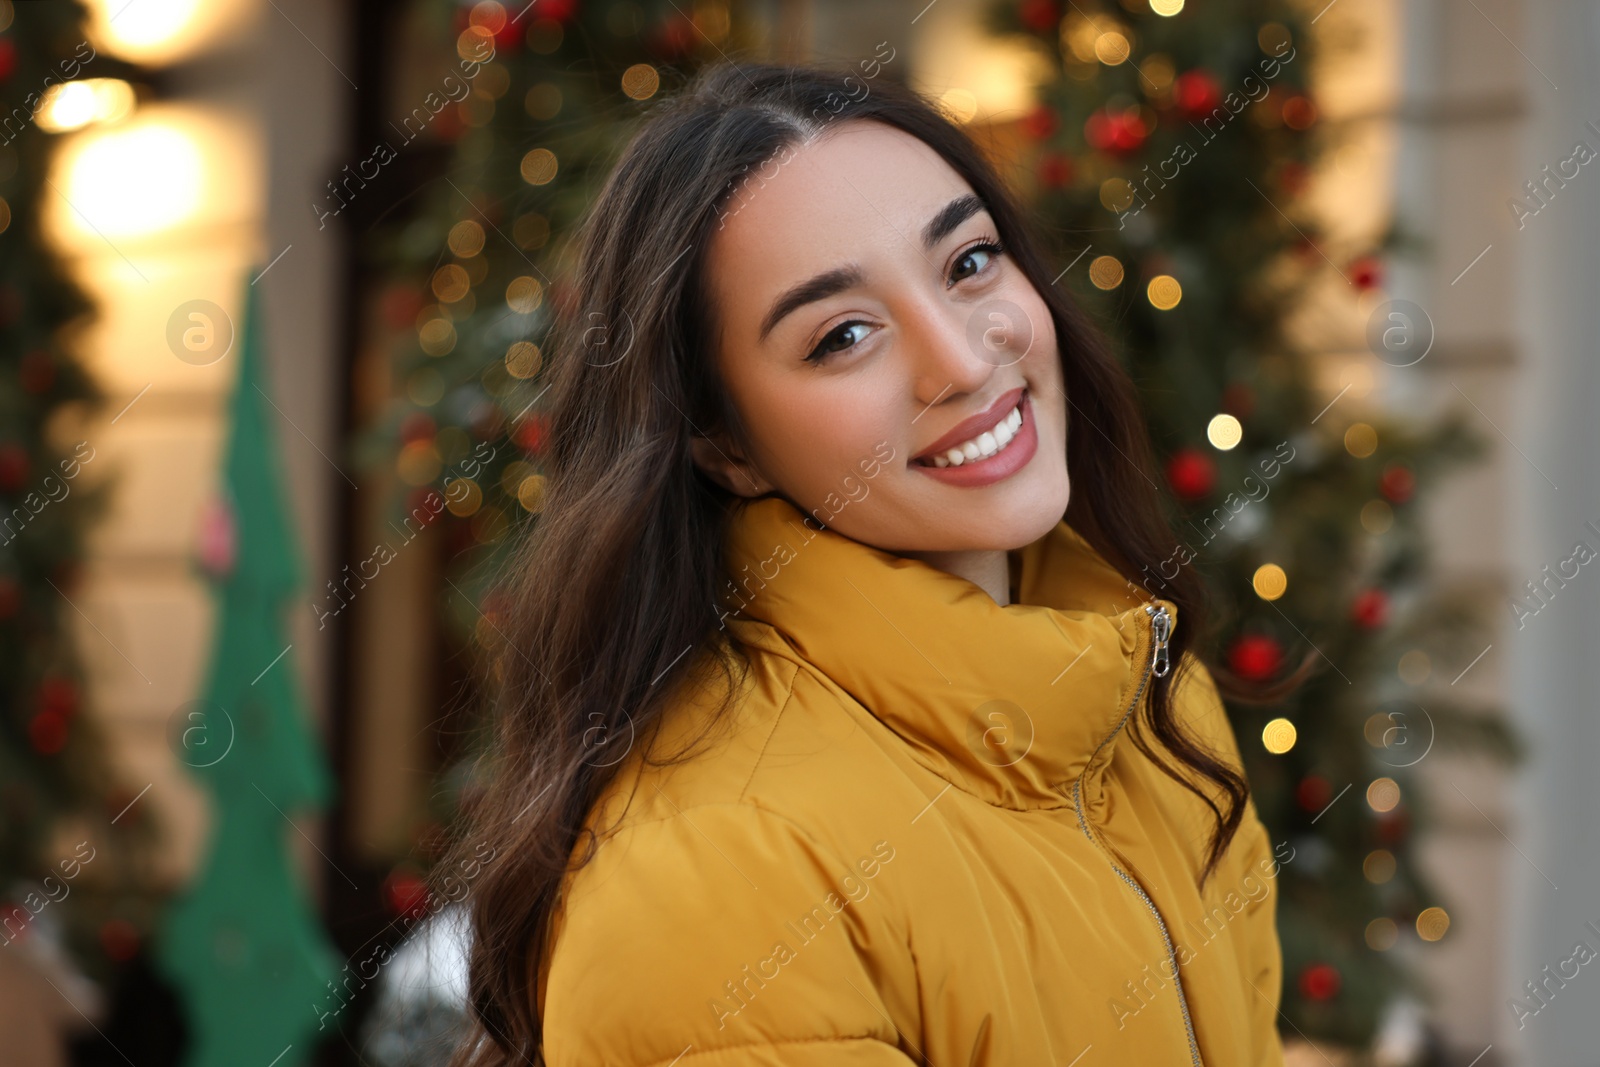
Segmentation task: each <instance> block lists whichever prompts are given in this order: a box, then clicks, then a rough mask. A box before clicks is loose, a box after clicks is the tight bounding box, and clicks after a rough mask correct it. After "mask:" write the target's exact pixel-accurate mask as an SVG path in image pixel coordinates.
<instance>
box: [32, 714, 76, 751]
mask: <svg viewBox="0 0 1600 1067" xmlns="http://www.w3.org/2000/svg"><path fill="white" fill-rule="evenodd" d="M28 740H29V741H30V742H31V743H32V744H33V747H34V750H35V751H37V752H39V753H40V754H41V755H45V756H54V755H55V754H56V753H57V752H60V751H61V750H62V749H63V748H65V747H66V745H67V717H66V716H65V715H63V714H61V713H60V712H59V711H41V712H40V713H39V714H37V715H35V716H34V717H33V720H32V721H31V722H29V723H28Z"/></svg>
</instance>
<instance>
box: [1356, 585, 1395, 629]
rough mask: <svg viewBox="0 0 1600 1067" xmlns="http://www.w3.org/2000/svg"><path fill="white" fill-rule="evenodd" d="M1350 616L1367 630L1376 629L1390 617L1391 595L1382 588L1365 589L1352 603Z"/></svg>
mask: <svg viewBox="0 0 1600 1067" xmlns="http://www.w3.org/2000/svg"><path fill="white" fill-rule="evenodd" d="M1350 618H1351V619H1353V620H1354V621H1355V624H1356V625H1357V626H1360V627H1361V628H1362V629H1365V630H1376V629H1377V628H1378V627H1380V626H1382V625H1383V624H1384V622H1386V621H1387V620H1388V618H1389V596H1388V594H1387V593H1385V592H1384V591H1383V590H1382V589H1364V590H1362V591H1361V592H1360V593H1358V594H1356V598H1355V600H1354V601H1352V602H1351V604H1350Z"/></svg>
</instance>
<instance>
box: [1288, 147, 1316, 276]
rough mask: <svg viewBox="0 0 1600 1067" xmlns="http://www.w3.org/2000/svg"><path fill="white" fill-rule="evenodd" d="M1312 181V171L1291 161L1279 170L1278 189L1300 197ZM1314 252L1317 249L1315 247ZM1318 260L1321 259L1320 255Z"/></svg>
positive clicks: (1301, 164)
mask: <svg viewBox="0 0 1600 1067" xmlns="http://www.w3.org/2000/svg"><path fill="white" fill-rule="evenodd" d="M1310 180H1311V171H1310V170H1309V169H1307V168H1306V166H1305V164H1303V163H1296V162H1294V161H1293V160H1290V161H1289V162H1287V163H1285V164H1284V165H1283V166H1282V167H1280V168H1279V169H1278V187H1279V188H1281V189H1282V190H1283V191H1284V192H1285V193H1287V194H1288V195H1290V196H1299V195H1300V194H1301V193H1302V192H1304V191H1305V187H1306V184H1307V183H1308V182H1309V181H1310ZM1312 251H1313V252H1316V249H1315V248H1314V247H1313V248H1312ZM1318 258H1321V256H1320V253H1318Z"/></svg>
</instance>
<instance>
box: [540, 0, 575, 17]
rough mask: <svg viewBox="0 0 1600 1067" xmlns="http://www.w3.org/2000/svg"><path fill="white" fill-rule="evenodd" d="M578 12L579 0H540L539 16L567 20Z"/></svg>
mask: <svg viewBox="0 0 1600 1067" xmlns="http://www.w3.org/2000/svg"><path fill="white" fill-rule="evenodd" d="M577 13H578V0H539V17H540V18H545V19H554V20H555V21H557V22H567V21H569V20H571V18H572V16H574V15H576V14H577Z"/></svg>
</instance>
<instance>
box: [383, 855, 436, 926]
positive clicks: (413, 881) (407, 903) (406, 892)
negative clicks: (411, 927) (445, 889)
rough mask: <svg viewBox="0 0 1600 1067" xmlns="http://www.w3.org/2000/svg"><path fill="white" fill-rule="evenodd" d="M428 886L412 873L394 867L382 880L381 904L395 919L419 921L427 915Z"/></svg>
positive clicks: (402, 868)
mask: <svg viewBox="0 0 1600 1067" xmlns="http://www.w3.org/2000/svg"><path fill="white" fill-rule="evenodd" d="M428 899H429V897H428V885H427V883H426V882H424V881H423V880H422V879H421V878H420V877H418V876H417V874H416V873H415V872H413V871H410V870H407V869H406V868H404V867H396V868H395V869H394V870H393V871H391V872H390V873H389V877H387V878H385V879H384V880H383V902H384V904H386V905H387V906H388V908H389V910H390V911H391V912H393V913H394V914H395V915H396V916H397V917H404V918H410V919H420V918H422V916H424V915H426V914H427V913H428Z"/></svg>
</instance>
